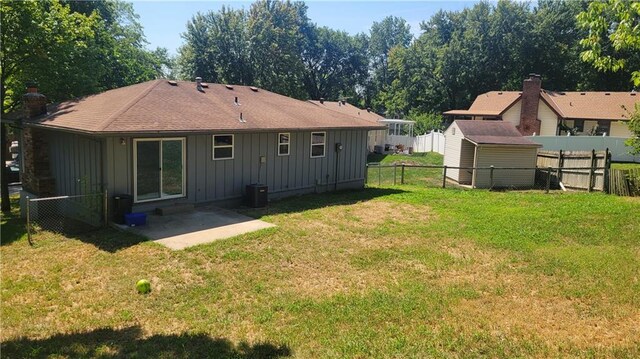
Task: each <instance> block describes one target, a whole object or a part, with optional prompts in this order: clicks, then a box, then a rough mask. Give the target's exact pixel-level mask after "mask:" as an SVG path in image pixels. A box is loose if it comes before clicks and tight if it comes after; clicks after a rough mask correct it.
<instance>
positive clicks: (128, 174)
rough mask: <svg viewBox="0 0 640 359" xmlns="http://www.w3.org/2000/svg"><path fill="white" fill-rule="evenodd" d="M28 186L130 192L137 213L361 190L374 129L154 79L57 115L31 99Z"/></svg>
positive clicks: (59, 109) (257, 97) (240, 94)
mask: <svg viewBox="0 0 640 359" xmlns="http://www.w3.org/2000/svg"><path fill="white" fill-rule="evenodd" d="M24 102H25V106H26V110H27V111H26V112H27V113H26V115H25V118H23V119H22V120H20V121H15V122H16V124H17V125H18V126H19V127H22V129H23V131H22V137H23V141H22V144H23V146H22V149H23V187H24V190H25V191H26V192H27V193H30V194H31V195H33V196H36V197H37V196H50V195H76V194H85V193H96V192H98V193H100V192H101V191H103V190H104V189H106V190H107V191H108V193H109V194H110V195H115V194H129V195H132V196H133V199H134V208H133V209H134V211H148V210H152V209H155V208H157V207H163V206H168V205H172V204H201V203H211V202H221V201H235V202H237V201H238V200H239V199H241V198H242V197H243V195H244V194H245V186H246V185H249V184H256V183H262V184H266V185H268V187H269V198H274V197H283V196H288V195H293V194H300V193H308V192H320V191H327V190H334V189H346V188H363V187H364V179H365V165H366V156H367V132H368V131H369V130H380V129H382V127H381V126H380V125H378V124H376V123H373V122H371V121H367V120H364V119H361V118H357V117H355V116H350V115H346V114H342V113H338V112H335V111H328V110H325V109H322V108H319V107H318V106H315V105H313V104H311V103H308V102H305V101H299V100H295V99H292V98H289V97H286V96H282V95H278V94H275V93H272V92H269V91H266V90H263V89H259V88H255V87H248V86H230V85H220V84H208V85H207V84H204V83H200V82H197V83H193V82H181V81H178V82H175V81H167V80H155V81H149V82H144V83H140V84H136V85H132V86H127V87H123V88H119V89H114V90H110V91H106V92H104V93H100V94H97V95H92V96H87V97H84V98H81V99H78V100H75V101H67V102H63V103H61V104H58V105H56V106H55V107H50V108H49V110H48V113H46V112H47V108H46V106H45V104H46V98H45V97H44V96H43V95H41V94H38V93H37V90H36V89H31V90H30V93H28V94H26V95H25V97H24Z"/></svg>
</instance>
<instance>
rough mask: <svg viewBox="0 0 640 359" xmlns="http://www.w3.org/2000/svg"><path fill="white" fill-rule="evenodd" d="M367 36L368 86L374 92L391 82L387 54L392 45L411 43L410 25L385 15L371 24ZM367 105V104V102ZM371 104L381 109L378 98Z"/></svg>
mask: <svg viewBox="0 0 640 359" xmlns="http://www.w3.org/2000/svg"><path fill="white" fill-rule="evenodd" d="M369 32H370V35H369V36H370V37H369V57H370V63H371V75H372V77H371V79H370V81H369V83H368V86H371V87H372V88H373V91H374V92H375V93H379V92H381V91H383V90H384V89H385V88H386V87H387V86H388V85H390V84H391V80H392V79H391V77H390V76H389V54H390V52H391V49H393V48H394V47H397V46H399V47H405V48H406V47H407V46H409V44H410V43H411V39H412V38H413V35H411V26H409V24H407V22H406V21H405V20H404V19H402V18H399V17H396V16H387V17H385V18H384V19H382V21H380V22H374V23H373V25H371V30H370V31H369ZM367 105H368V104H367ZM372 105H373V106H374V107H376V109H377V110H381V109H382V107H383V106H382V103H381V101H380V99H379V98H377V96H376V97H374V99H373V100H372Z"/></svg>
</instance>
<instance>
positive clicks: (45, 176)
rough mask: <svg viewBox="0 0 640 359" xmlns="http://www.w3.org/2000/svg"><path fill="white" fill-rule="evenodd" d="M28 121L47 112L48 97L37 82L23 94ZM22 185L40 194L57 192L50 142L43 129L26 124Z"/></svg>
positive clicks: (47, 194) (23, 143)
mask: <svg viewBox="0 0 640 359" xmlns="http://www.w3.org/2000/svg"><path fill="white" fill-rule="evenodd" d="M22 103H23V105H24V109H25V113H26V117H27V119H26V121H25V122H27V123H28V122H30V121H29V120H30V119H33V118H36V117H38V116H40V115H44V114H46V113H47V97H46V96H44V95H43V94H41V93H38V88H37V86H36V85H35V84H33V83H32V84H29V85H27V93H26V94H24V95H23V96H22ZM21 146H22V154H23V156H24V158H22V164H21V165H22V187H23V188H24V190H25V191H27V192H30V193H33V194H35V195H38V196H51V195H54V194H55V180H54V178H53V177H52V176H51V170H50V167H49V144H48V142H47V140H46V135H45V132H44V131H43V130H40V129H37V128H33V127H31V126H25V127H24V130H23V131H22V143H21Z"/></svg>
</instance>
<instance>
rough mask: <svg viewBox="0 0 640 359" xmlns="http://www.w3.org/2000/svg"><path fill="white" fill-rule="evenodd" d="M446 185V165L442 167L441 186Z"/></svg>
mask: <svg viewBox="0 0 640 359" xmlns="http://www.w3.org/2000/svg"><path fill="white" fill-rule="evenodd" d="M446 185H447V166H446V165H445V166H444V167H442V188H444V187H445V186H446Z"/></svg>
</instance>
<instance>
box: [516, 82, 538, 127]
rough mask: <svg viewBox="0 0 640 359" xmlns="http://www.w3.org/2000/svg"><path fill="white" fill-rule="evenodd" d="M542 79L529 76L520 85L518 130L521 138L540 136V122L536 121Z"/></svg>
mask: <svg viewBox="0 0 640 359" xmlns="http://www.w3.org/2000/svg"><path fill="white" fill-rule="evenodd" d="M541 89H542V79H540V75H538V74H529V78H528V79H525V80H524V83H523V85H522V97H521V98H522V102H521V109H520V124H519V125H518V126H517V128H518V130H519V131H520V133H521V134H522V135H523V136H531V135H533V134H534V133H535V134H538V135H539V134H540V120H538V102H539V101H540V90H541Z"/></svg>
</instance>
